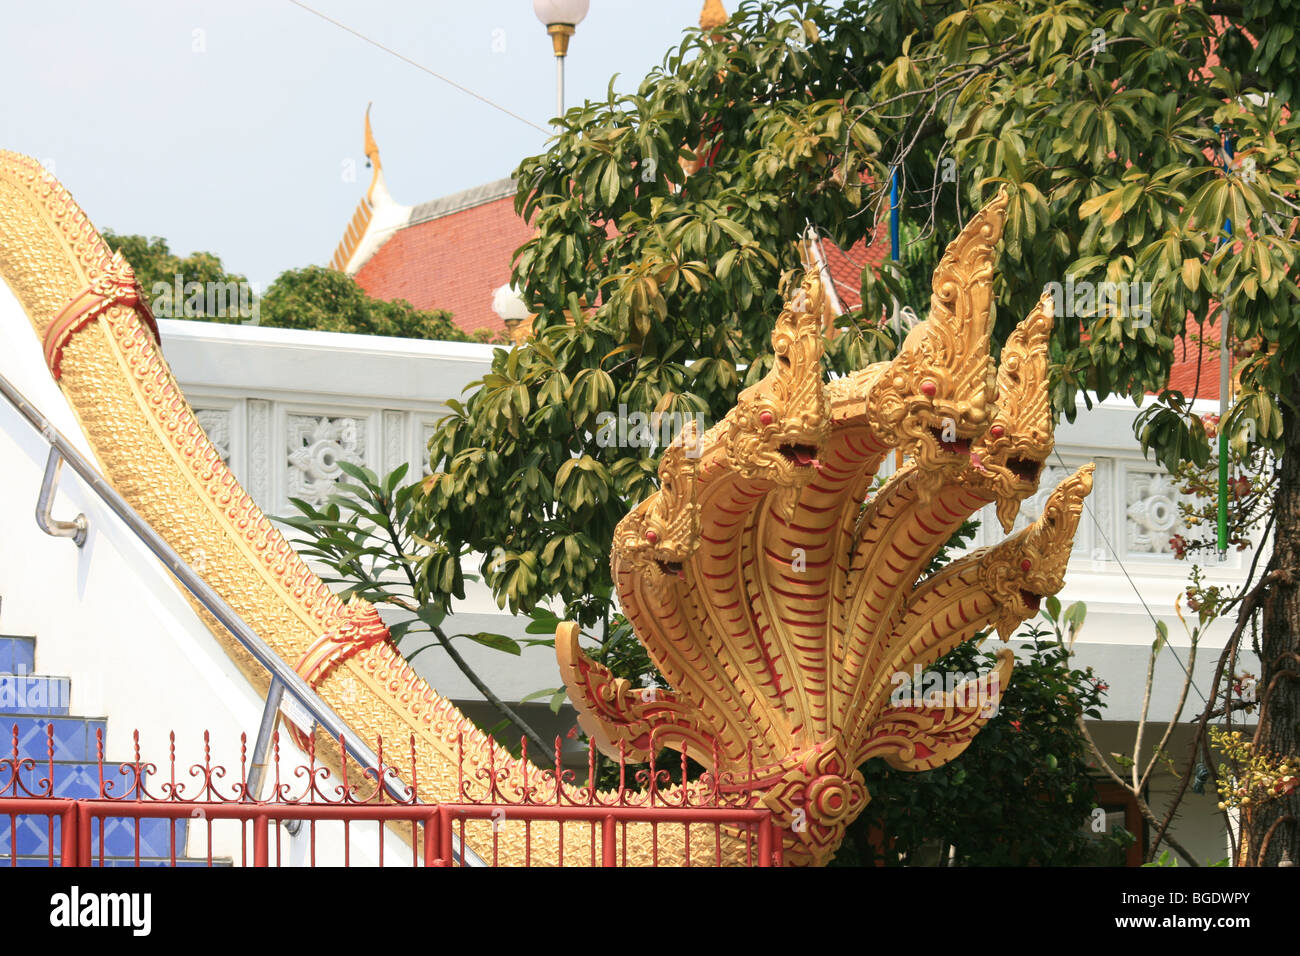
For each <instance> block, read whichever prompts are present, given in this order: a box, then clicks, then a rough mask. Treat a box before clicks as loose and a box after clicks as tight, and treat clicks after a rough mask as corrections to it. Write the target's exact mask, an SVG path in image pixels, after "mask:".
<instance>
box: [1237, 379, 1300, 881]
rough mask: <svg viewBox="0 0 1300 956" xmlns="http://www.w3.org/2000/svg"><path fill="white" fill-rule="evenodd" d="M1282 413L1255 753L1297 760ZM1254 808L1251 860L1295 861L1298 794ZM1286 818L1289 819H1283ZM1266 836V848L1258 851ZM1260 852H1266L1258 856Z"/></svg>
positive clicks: (1293, 417)
mask: <svg viewBox="0 0 1300 956" xmlns="http://www.w3.org/2000/svg"><path fill="white" fill-rule="evenodd" d="M1288 397H1289V398H1290V400H1291V402H1294V401H1295V400H1296V399H1297V398H1300V376H1297V377H1296V378H1294V379H1293V380H1292V382H1291V395H1290V396H1285V397H1284V398H1288ZM1282 408H1283V411H1282V421H1283V439H1282V440H1283V442H1284V445H1285V450H1284V452H1283V455H1282V460H1281V461H1280V462H1279V469H1280V472H1279V475H1278V489H1277V497H1276V498H1275V499H1274V509H1275V514H1274V531H1273V551H1274V554H1275V556H1276V562H1277V563H1276V567H1277V569H1278V571H1279V572H1280V574H1279V575H1278V578H1277V579H1276V580H1275V583H1274V585H1273V588H1272V593H1271V594H1270V595H1268V597H1267V598H1265V601H1264V618H1263V624H1262V627H1261V629H1260V631H1261V633H1260V652H1261V653H1260V666H1261V671H1260V676H1259V685H1258V686H1259V700H1260V710H1259V729H1258V731H1257V733H1256V735H1255V753H1257V754H1261V753H1266V754H1270V755H1275V756H1278V757H1284V756H1287V755H1291V756H1292V757H1293V758H1294V755H1296V754H1300V414H1297V412H1296V411H1295V408H1294V406H1293V405H1292V404H1290V403H1287V402H1285V401H1284V403H1283V405H1282ZM1292 762H1293V763H1294V759H1293V760H1292ZM1251 809H1252V810H1253V812H1252V813H1250V814H1249V815H1248V816H1246V817H1245V819H1244V820H1243V829H1244V831H1245V834H1246V838H1247V840H1248V845H1247V859H1248V862H1249V863H1251V864H1254V865H1256V866H1276V865H1277V864H1278V861H1279V860H1281V859H1282V857H1283V854H1284V852H1285V855H1286V856H1287V857H1289V858H1290V860H1291V861H1292V862H1294V863H1298V864H1300V824H1298V823H1297V822H1296V821H1297V820H1300V790H1297V791H1293V792H1292V793H1291V794H1289V795H1288V796H1287V797H1285V798H1282V799H1276V800H1266V801H1264V802H1262V803H1259V804H1258V805H1256V806H1254V807H1252V808H1251ZM1243 816H1244V815H1243ZM1286 817H1290V818H1291V819H1290V820H1289V821H1287V820H1285V819H1284V818H1286ZM1278 821H1282V822H1281V823H1278ZM1275 823H1278V825H1277V826H1274V824H1275ZM1270 830H1272V835H1271V837H1269V831H1270ZM1266 837H1269V839H1268V846H1267V847H1263V844H1264V840H1265V838H1266ZM1262 847H1263V848H1264V849H1265V855H1264V856H1263V857H1262V858H1261V857H1260V852H1259V851H1260V849H1261V848H1262Z"/></svg>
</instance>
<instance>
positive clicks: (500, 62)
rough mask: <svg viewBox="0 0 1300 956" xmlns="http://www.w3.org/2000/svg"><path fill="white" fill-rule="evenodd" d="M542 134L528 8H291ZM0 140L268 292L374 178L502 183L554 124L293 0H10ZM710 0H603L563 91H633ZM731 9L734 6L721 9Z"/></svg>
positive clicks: (437, 191)
mask: <svg viewBox="0 0 1300 956" xmlns="http://www.w3.org/2000/svg"><path fill="white" fill-rule="evenodd" d="M301 2H302V3H304V4H305V5H307V6H309V7H311V8H313V9H314V10H317V11H320V12H321V13H323V14H325V15H327V16H329V17H331V18H333V19H335V20H338V21H340V22H341V23H344V24H346V25H347V26H348V27H351V28H352V29H354V30H356V31H357V32H359V33H362V34H364V35H365V36H367V37H369V38H371V39H373V40H375V41H376V42H378V43H380V44H382V45H384V46H386V47H388V48H390V49H391V50H394V51H396V52H397V53H400V54H402V55H403V56H406V57H409V58H410V59H412V60H414V61H416V62H417V63H418V64H420V65H421V66H424V67H427V68H428V69H430V70H434V71H436V72H438V73H441V74H443V75H444V76H446V77H448V78H450V79H452V80H454V81H455V82H457V83H459V84H461V85H463V86H466V87H468V88H470V89H472V90H474V91H475V92H477V93H479V94H481V95H482V96H484V97H486V98H487V99H489V100H492V101H494V102H496V103H499V104H500V105H502V106H504V107H506V108H507V109H509V110H511V111H513V112H515V113H517V114H519V115H520V116H522V117H524V119H525V120H529V121H531V122H532V123H535V124H536V125H537V126H540V127H543V129H545V128H546V127H547V125H548V123H549V121H550V119H551V118H552V117H553V116H554V113H555V60H554V56H553V54H552V52H551V40H550V38H549V37H548V36H547V35H546V28H545V27H544V26H543V25H542V24H541V23H540V22H539V21H538V20H537V18H536V16H535V15H534V14H533V9H532V3H531V0H462V2H451V0H301ZM0 3H3V7H4V18H3V21H2V22H3V23H4V27H3V28H0V29H3V30H4V32H3V33H0V89H3V90H4V94H5V95H4V105H3V107H0V148H3V149H10V150H14V151H17V152H20V153H25V154H27V155H29V156H32V157H34V158H35V159H37V160H39V161H40V162H42V163H43V164H44V165H45V166H46V168H47V169H50V170H51V171H52V172H53V173H54V174H55V175H56V176H57V177H58V178H59V179H60V180H61V181H62V182H63V184H64V186H66V187H67V188H68V189H69V191H71V193H72V196H73V198H74V199H76V201H77V202H78V203H79V204H80V205H81V207H82V209H84V210H85V211H86V214H87V215H88V216H89V217H90V220H91V221H92V222H93V223H94V224H95V225H96V226H97V227H98V228H99V229H101V230H103V229H112V230H114V231H116V232H125V233H142V234H144V235H149V236H162V237H163V238H165V239H166V240H167V241H168V243H169V245H170V246H171V249H172V251H173V252H177V253H180V254H187V253H189V252H192V251H196V250H201V251H206V252H212V253H215V254H216V255H218V256H220V257H221V259H222V260H223V263H224V265H225V267H226V268H227V269H228V270H230V271H233V272H240V273H243V274H244V275H245V276H247V277H248V278H249V279H250V280H251V281H253V282H254V283H257V284H258V287H259V288H261V289H263V290H265V288H266V286H267V285H268V284H269V283H270V282H271V280H273V279H274V278H275V277H276V276H277V275H278V274H279V273H280V272H282V271H283V270H285V269H288V268H297V267H301V266H305V265H310V264H313V263H315V264H321V265H323V264H326V263H328V261H329V258H330V256H331V255H332V254H333V251H334V247H335V245H336V244H337V243H338V241H339V239H340V238H341V237H342V235H343V231H344V228H345V227H346V225H347V223H348V220H349V219H350V218H351V216H352V213H353V210H354V209H355V208H356V204H357V202H358V200H359V199H360V198H361V197H362V195H364V193H365V189H366V186H367V184H368V183H369V181H370V170H368V169H366V167H365V156H364V155H363V153H362V146H363V139H362V134H363V126H362V123H363V116H364V113H365V109H366V104H367V103H369V102H372V101H373V103H374V107H373V109H372V111H371V122H372V124H373V127H374V132H375V138H376V141H377V142H378V144H379V150H380V155H381V157H382V160H383V166H384V176H385V179H386V181H387V183H388V188H389V190H390V192H391V193H392V195H393V198H394V199H395V200H396V201H397V202H399V203H402V204H404V205H415V204H416V203H420V202H426V201H428V200H430V199H436V198H438V197H439V196H444V195H447V194H449V193H454V192H458V191H459V190H462V189H466V188H469V187H471V186H476V185H479V184H481V183H485V182H491V181H492V180H495V179H500V178H502V177H505V176H508V175H510V173H511V171H512V170H513V169H514V168H515V166H516V165H517V164H518V162H519V161H520V160H521V159H523V158H525V157H527V156H530V155H535V154H537V153H540V152H542V151H543V150H544V149H545V146H546V140H547V138H548V135H549V133H547V132H543V131H539V130H538V129H536V128H534V127H532V126H530V125H528V124H527V123H526V122H524V121H521V120H519V119H515V118H512V117H510V116H507V115H506V114H505V113H502V112H499V111H498V110H495V109H493V108H492V107H490V106H488V105H486V104H484V103H482V102H480V101H479V100H476V99H474V98H472V97H471V96H468V95H466V94H465V93H463V92H461V91H459V90H457V89H455V88H454V87H452V86H449V85H448V84H446V83H444V82H442V81H441V80H438V79H436V78H435V77H433V76H430V75H428V74H427V73H425V72H422V71H421V70H420V69H418V68H416V67H415V66H412V65H410V64H408V63H405V62H403V61H402V60H400V59H398V58H397V57H396V56H394V55H392V54H390V53H387V52H384V51H382V50H379V49H376V48H375V47H374V46H371V45H369V44H368V43H366V42H365V41H364V40H361V39H358V38H357V37H355V36H353V35H351V34H349V33H347V32H346V31H344V30H343V29H340V28H339V27H337V26H334V25H332V24H330V23H328V22H325V21H324V20H322V19H320V18H319V17H317V16H314V15H313V14H312V13H310V12H308V11H307V10H304V9H302V8H301V7H300V6H298V5H295V3H293V2H291V0H58V2H55V3H49V2H45V3H19V2H17V0H0ZM701 6H702V3H701V0H643V2H634V0H591V12H590V13H589V14H588V15H587V18H586V20H584V21H583V22H582V23H581V24H580V25H579V26H578V28H577V34H576V35H575V36H574V37H573V40H572V42H571V45H570V48H569V57H568V61H567V67H566V102H567V104H568V105H570V106H572V105H575V104H577V103H580V102H581V101H582V100H584V99H601V100H603V99H604V98H605V95H606V90H607V87H608V85H609V81H610V78H611V77H612V76H613V75H614V74H616V73H617V74H620V76H619V80H618V82H617V83H616V87H615V88H616V89H617V90H619V91H623V92H631V91H633V90H635V88H636V86H637V85H638V84H639V83H640V81H641V79H642V78H644V76H645V74H646V73H648V72H649V71H650V70H651V69H652V68H653V67H655V66H657V65H659V64H660V63H661V62H662V61H663V58H664V56H665V54H667V53H668V51H669V50H670V49H672V48H674V47H676V46H677V44H678V43H680V41H681V37H682V31H683V30H684V29H685V28H686V27H688V26H693V25H695V24H696V23H697V21H698V17H699V12H700V7H701ZM726 6H727V8H728V10H729V11H730V10H734V9H735V2H734V0H733V2H730V3H726Z"/></svg>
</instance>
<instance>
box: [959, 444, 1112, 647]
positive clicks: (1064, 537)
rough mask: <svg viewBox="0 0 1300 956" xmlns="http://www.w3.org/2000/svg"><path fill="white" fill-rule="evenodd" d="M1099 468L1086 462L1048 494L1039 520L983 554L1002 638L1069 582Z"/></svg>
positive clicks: (985, 581)
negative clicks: (1072, 558) (1076, 536)
mask: <svg viewBox="0 0 1300 956" xmlns="http://www.w3.org/2000/svg"><path fill="white" fill-rule="evenodd" d="M1096 467H1097V466H1096V465H1094V464H1092V463H1089V464H1086V465H1084V466H1083V467H1081V468H1080V469H1079V470H1078V471H1076V472H1075V473H1074V474H1073V475H1071V476H1070V477H1069V478H1067V479H1065V480H1064V481H1062V482H1061V483H1060V484H1059V485H1057V486H1056V488H1055V489H1054V490H1053V491H1052V493H1051V495H1049V496H1048V498H1047V503H1046V505H1044V506H1043V513H1042V514H1041V515H1039V516H1038V520H1037V521H1035V522H1034V523H1033V524H1031V525H1030V526H1029V527H1028V528H1026V529H1025V530H1024V531H1021V532H1020V533H1019V534H1017V535H1016V536H1015V537H1013V538H1008V539H1007V540H1006V541H1005V542H1003V543H1002V544H1000V545H998V546H996V547H994V548H990V549H989V551H988V552H986V553H985V555H984V558H983V560H982V562H981V566H980V578H981V583H982V585H983V587H984V590H985V591H987V592H988V593H989V594H990V595H992V597H993V598H994V600H996V601H997V603H998V605H999V609H1000V610H999V613H998V617H997V620H996V622H995V623H996V625H997V629H998V634H999V636H1001V638H1002V639H1003V640H1004V641H1005V640H1007V639H1008V638H1010V637H1011V634H1012V632H1013V631H1014V630H1015V629H1016V628H1017V627H1019V626H1020V625H1021V624H1022V623H1024V622H1025V621H1027V620H1029V619H1030V618H1031V617H1033V616H1034V615H1035V614H1037V613H1038V608H1039V606H1040V605H1041V603H1042V600H1043V598H1045V597H1047V596H1048V595H1051V594H1055V593H1056V592H1057V591H1059V590H1061V588H1062V587H1063V586H1064V585H1065V568H1066V565H1067V564H1069V562H1070V551H1071V550H1072V549H1073V546H1074V533H1075V531H1077V530H1078V528H1079V518H1080V516H1081V515H1082V514H1083V500H1084V499H1085V498H1087V497H1088V494H1089V492H1091V491H1092V473H1093V471H1095V470H1096Z"/></svg>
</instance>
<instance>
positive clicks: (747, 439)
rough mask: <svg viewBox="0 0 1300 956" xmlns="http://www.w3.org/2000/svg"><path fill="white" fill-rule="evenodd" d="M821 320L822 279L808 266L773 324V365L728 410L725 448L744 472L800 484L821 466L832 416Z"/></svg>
mask: <svg viewBox="0 0 1300 956" xmlns="http://www.w3.org/2000/svg"><path fill="white" fill-rule="evenodd" d="M821 321H822V287H821V281H820V280H819V279H818V277H817V274H816V273H815V272H812V271H810V272H808V273H807V274H805V276H804V278H803V282H802V284H801V285H800V286H799V288H798V289H797V290H796V291H795V294H794V295H793V296H791V298H790V300H789V301H788V302H787V303H786V305H785V308H784V309H782V310H781V315H780V316H779V317H778V318H777V320H776V327H775V328H774V329H773V330H772V352H773V363H772V370H771V371H770V372H768V373H767V375H766V376H764V378H763V379H762V381H760V382H759V383H758V384H757V385H753V386H751V387H750V388H747V389H745V390H744V391H743V392H741V393H740V398H739V400H738V401H737V402H736V407H735V408H733V409H732V410H731V412H730V413H728V415H727V420H728V421H729V422H730V424H731V432H730V439H729V441H728V443H727V444H728V448H727V450H728V453H729V455H730V457H731V459H732V461H733V462H734V463H735V467H736V470H737V472H739V473H740V474H741V475H743V476H744V477H746V478H751V479H755V478H756V479H762V480H767V481H772V482H774V483H776V484H777V485H780V486H783V487H801V486H803V485H805V484H807V483H808V482H809V481H811V480H812V478H813V475H814V474H815V473H816V470H817V468H818V467H820V463H819V461H818V455H819V454H820V453H821V452H822V451H823V450H824V448H825V445H826V439H827V437H828V435H829V433H830V418H831V414H830V402H829V400H828V399H827V397H826V390H825V383H824V382H823V378H822V367H821V358H822V352H823V351H824V349H825V342H824V341H823V339H822V332H821Z"/></svg>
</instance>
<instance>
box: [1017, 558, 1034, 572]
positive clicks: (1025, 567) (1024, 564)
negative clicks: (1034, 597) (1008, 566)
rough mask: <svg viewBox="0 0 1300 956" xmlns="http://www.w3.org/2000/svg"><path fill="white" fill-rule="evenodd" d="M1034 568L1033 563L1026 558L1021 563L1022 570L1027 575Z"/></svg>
mask: <svg viewBox="0 0 1300 956" xmlns="http://www.w3.org/2000/svg"><path fill="white" fill-rule="evenodd" d="M1033 566H1034V565H1033V563H1032V562H1031V561H1030V560H1029V559H1028V558H1025V559H1024V560H1023V561H1021V562H1020V570H1021V571H1024V572H1025V573H1026V574H1028V573H1029V569H1030V568H1032V567H1033Z"/></svg>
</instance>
